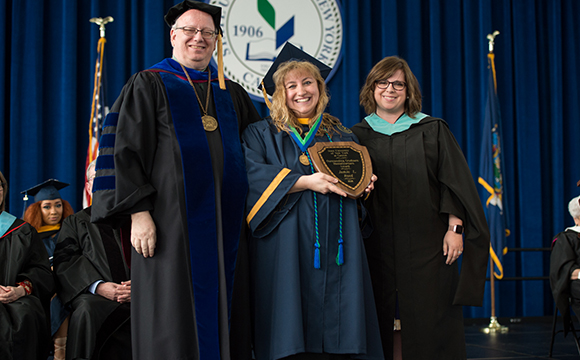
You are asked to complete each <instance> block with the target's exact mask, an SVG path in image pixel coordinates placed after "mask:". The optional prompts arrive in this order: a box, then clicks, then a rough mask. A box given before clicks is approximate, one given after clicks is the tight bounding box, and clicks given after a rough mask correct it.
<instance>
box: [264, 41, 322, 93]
mask: <svg viewBox="0 0 580 360" xmlns="http://www.w3.org/2000/svg"><path fill="white" fill-rule="evenodd" d="M290 60H297V61H308V62H310V63H312V64H313V65H315V66H316V67H317V68H318V69H319V70H320V75H322V78H323V79H325V80H326V77H328V74H330V71H331V70H332V69H331V68H330V67H329V66H327V65H326V64H324V63H322V62H321V61H320V60H318V59H316V58H315V57H313V56H311V55H309V54H308V53H306V52H305V51H303V50H302V49H299V48H297V47H296V46H294V45H292V44H291V43H290V42H286V44H285V45H284V47H283V48H282V50H280V53H279V54H278V57H276V60H275V61H274V63H273V64H272V66H270V69H268V72H267V73H266V75H264V79H263V80H262V83H263V84H264V87H265V88H266V92H267V93H268V95H270V96H272V95H273V94H274V91H275V90H276V85H275V84H274V79H273V78H272V76H273V75H274V73H275V72H276V70H278V67H279V66H280V65H281V64H282V63H284V62H286V61H290ZM258 89H260V90H262V84H260V86H258Z"/></svg>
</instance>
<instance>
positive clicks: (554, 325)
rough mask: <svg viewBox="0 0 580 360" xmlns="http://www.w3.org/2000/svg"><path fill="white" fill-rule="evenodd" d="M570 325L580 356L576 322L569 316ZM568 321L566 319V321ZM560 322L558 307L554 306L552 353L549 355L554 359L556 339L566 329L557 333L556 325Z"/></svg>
mask: <svg viewBox="0 0 580 360" xmlns="http://www.w3.org/2000/svg"><path fill="white" fill-rule="evenodd" d="M567 320H568V325H569V327H570V332H571V333H572V335H573V337H574V342H575V343H576V349H577V350H578V354H579V355H580V343H579V342H578V335H577V334H576V329H575V328H574V321H572V317H571V316H568V319H567ZM564 321H566V319H564ZM557 322H558V307H557V306H555V305H554V319H553V322H552V339H551V340H550V352H549V353H548V357H549V358H551V357H552V350H553V348H554V339H555V337H556V334H558V333H561V332H564V329H563V328H562V329H560V330H557V331H556V323H557Z"/></svg>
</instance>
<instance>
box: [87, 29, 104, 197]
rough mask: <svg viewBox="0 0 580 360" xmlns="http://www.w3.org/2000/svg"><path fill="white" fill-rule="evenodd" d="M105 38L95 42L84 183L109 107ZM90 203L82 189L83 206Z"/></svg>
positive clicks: (95, 154)
mask: <svg viewBox="0 0 580 360" xmlns="http://www.w3.org/2000/svg"><path fill="white" fill-rule="evenodd" d="M106 42H107V40H106V39H105V38H104V37H101V38H100V39H99V42H98V44H97V59H96V61H95V77H94V88H93V101H92V106H91V120H90V123H89V146H88V148H87V159H86V163H85V183H86V182H87V180H88V179H87V168H88V166H89V164H90V163H91V162H92V161H93V160H95V159H96V158H97V150H98V149H99V138H100V137H101V126H102V123H103V119H104V118H105V116H107V113H108V112H109V108H108V107H107V106H106V105H105V104H106V99H105V91H104V89H105V86H104V84H105V78H106V76H105V72H104V71H103V70H104V62H103V59H104V53H105V43H106ZM90 205H91V194H89V192H88V191H87V190H86V188H85V189H83V208H85V207H87V206H90Z"/></svg>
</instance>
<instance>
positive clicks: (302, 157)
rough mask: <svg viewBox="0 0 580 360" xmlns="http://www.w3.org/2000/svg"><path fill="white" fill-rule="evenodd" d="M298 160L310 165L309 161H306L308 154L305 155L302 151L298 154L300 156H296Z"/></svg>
mask: <svg viewBox="0 0 580 360" xmlns="http://www.w3.org/2000/svg"><path fill="white" fill-rule="evenodd" d="M298 160H300V163H301V164H302V165H310V161H308V156H306V154H304V153H302V155H300V157H298Z"/></svg>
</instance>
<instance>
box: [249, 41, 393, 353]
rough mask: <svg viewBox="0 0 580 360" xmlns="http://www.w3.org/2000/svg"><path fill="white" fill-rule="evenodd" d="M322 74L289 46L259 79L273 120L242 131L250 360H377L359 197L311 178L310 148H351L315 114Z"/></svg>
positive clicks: (328, 119) (323, 101)
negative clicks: (248, 231) (252, 357)
mask: <svg viewBox="0 0 580 360" xmlns="http://www.w3.org/2000/svg"><path fill="white" fill-rule="evenodd" d="M289 49H292V50H293V51H294V54H292V52H291V51H289ZM289 58H295V59H298V60H292V61H286V60H288V59H289ZM302 59H307V60H308V61H302ZM285 61H286V62H285ZM313 63H316V65H313ZM278 64H281V65H280V66H279V67H278ZM320 68H325V70H327V71H325V72H326V74H328V72H329V70H330V69H329V68H328V67H326V66H325V65H324V64H322V63H320V62H318V61H317V60H315V59H313V58H312V57H310V56H309V55H308V54H305V53H303V52H302V51H300V50H298V49H296V48H294V47H293V46H292V45H289V44H287V45H286V46H285V47H284V49H283V50H282V52H281V53H280V54H279V55H278V58H277V60H276V62H275V63H274V64H273V65H272V67H271V68H270V71H269V72H268V74H267V75H266V78H265V81H264V83H265V88H266V91H268V92H269V93H270V94H272V93H273V97H272V104H271V111H270V113H271V116H270V117H268V118H266V119H264V120H262V121H260V122H256V123H254V124H251V125H250V126H248V128H247V130H246V131H245V132H244V134H243V141H244V143H243V148H244V152H245V156H246V167H247V172H248V180H249V184H250V189H249V194H248V203H247V205H248V206H247V208H248V212H249V213H248V215H247V219H246V220H247V222H248V224H249V226H250V229H251V238H250V264H251V266H252V269H251V276H252V280H251V284H252V300H253V304H252V309H253V316H254V324H253V326H254V338H255V340H254V352H255V355H256V359H258V360H261V359H282V358H287V359H349V358H357V359H382V358H383V355H382V350H381V344H380V335H379V329H378V323H377V317H376V310H375V307H374V300H373V295H372V290H371V283H370V276H369V271H368V265H367V260H366V255H365V250H364V245H363V242H362V236H361V230H360V226H359V213H358V210H357V200H355V199H352V198H348V197H346V193H345V192H344V191H343V190H341V189H339V188H338V187H337V186H336V185H337V182H338V180H337V179H335V178H334V177H332V176H330V175H326V174H323V173H319V172H315V170H314V166H313V164H312V160H311V157H312V156H313V154H312V153H311V151H309V148H311V146H313V145H314V144H315V143H318V142H326V143H333V142H340V141H357V140H356V137H355V136H354V135H353V134H352V132H351V131H350V130H349V129H347V128H345V127H344V126H342V125H341V123H340V121H339V120H338V119H337V118H335V117H333V116H331V115H329V114H326V113H324V112H323V111H324V109H325V107H326V105H327V103H328V95H327V93H326V87H325V83H324V78H323V76H322V75H321V72H320V70H319V69H320ZM276 69H277V70H276ZM274 71H275V73H274V74H273V80H271V81H272V83H269V82H268V79H269V77H271V74H272V73H273V72H274ZM372 180H376V177H374V176H373V179H372ZM371 189H372V182H371V184H370V185H369V186H368V187H367V188H366V190H365V191H366V192H367V193H368V192H369V191H370V190H371Z"/></svg>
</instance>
